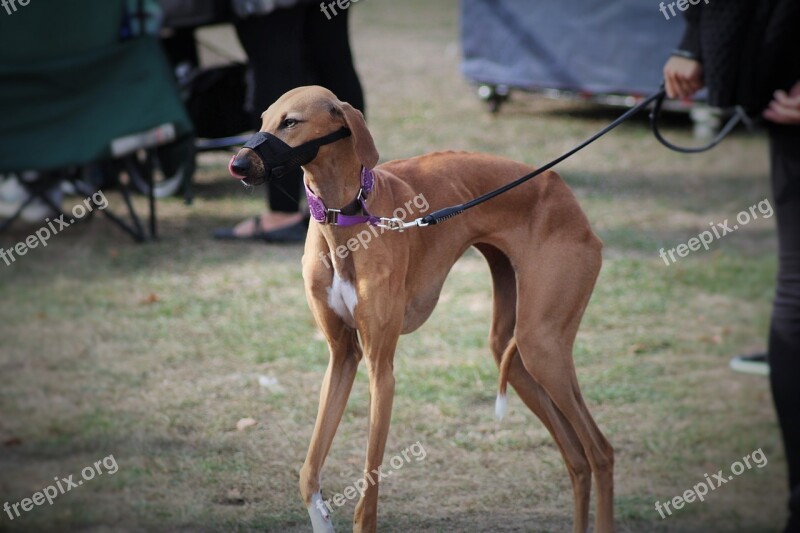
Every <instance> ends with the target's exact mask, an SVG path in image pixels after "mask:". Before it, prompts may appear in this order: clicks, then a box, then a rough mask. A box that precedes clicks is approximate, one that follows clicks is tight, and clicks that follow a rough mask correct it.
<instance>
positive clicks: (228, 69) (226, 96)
mask: <svg viewBox="0 0 800 533" xmlns="http://www.w3.org/2000/svg"><path fill="white" fill-rule="evenodd" d="M246 78H247V65H241V64H234V65H226V66H223V67H215V68H210V69H207V70H203V71H201V72H200V73H199V74H198V75H197V77H195V78H194V79H193V80H192V81H191V83H190V87H189V93H190V96H189V99H188V101H187V102H186V108H187V109H188V110H189V116H190V117H191V118H192V123H193V124H194V129H195V133H196V135H197V136H198V137H205V138H207V139H216V138H219V137H230V136H233V135H238V134H240V133H244V132H246V131H249V130H251V129H253V124H252V123H251V121H250V114H249V113H247V112H246V111H245V109H244V102H245V100H246V94H247V81H246Z"/></svg>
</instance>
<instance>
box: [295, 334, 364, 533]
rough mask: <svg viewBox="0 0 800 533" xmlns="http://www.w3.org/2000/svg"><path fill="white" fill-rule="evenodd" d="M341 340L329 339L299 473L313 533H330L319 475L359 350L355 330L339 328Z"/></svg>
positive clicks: (330, 527)
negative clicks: (328, 354)
mask: <svg viewBox="0 0 800 533" xmlns="http://www.w3.org/2000/svg"><path fill="white" fill-rule="evenodd" d="M340 332H341V338H339V339H330V340H329V343H330V351H331V357H330V361H329V362H328V370H327V371H326V372H325V378H324V380H323V382H322V390H321V391H320V395H319V410H318V411H317V422H316V424H315V425H314V434H313V435H312V437H311V444H309V447H308V455H306V461H305V463H304V464H303V468H302V469H301V470H300V494H301V495H302V496H303V501H304V502H305V504H306V507H307V508H308V515H309V517H310V518H311V525H312V527H313V528H314V533H332V532H333V524H332V523H331V509H330V506H328V505H326V504H325V502H324V501H323V500H322V496H321V494H320V472H321V470H322V465H323V463H324V462H325V457H327V455H328V451H329V450H330V448H331V443H332V442H333V437H334V435H335V434H336V428H337V427H339V422H340V421H341V419H342V414H343V413H344V409H345V406H346V405H347V399H348V398H349V397H350V391H351V389H352V388H353V381H354V380H355V376H356V370H357V369H358V363H359V360H360V359H361V350H360V348H359V346H358V339H357V338H356V333H355V330H352V329H349V328H344V327H342V328H341V330H340Z"/></svg>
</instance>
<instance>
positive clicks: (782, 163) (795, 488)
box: [768, 127, 800, 533]
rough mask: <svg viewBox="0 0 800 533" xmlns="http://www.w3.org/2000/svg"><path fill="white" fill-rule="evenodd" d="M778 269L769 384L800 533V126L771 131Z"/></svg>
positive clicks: (792, 527)
mask: <svg viewBox="0 0 800 533" xmlns="http://www.w3.org/2000/svg"><path fill="white" fill-rule="evenodd" d="M770 155H771V166H772V189H773V196H774V203H775V205H774V207H775V213H776V218H777V225H778V248H779V266H778V283H777V290H776V294H775V304H774V307H773V313H772V324H771V327H770V336H769V350H768V352H769V364H770V384H771V386H772V395H773V399H774V401H775V410H776V411H777V413H778V420H779V422H780V426H781V431H782V434H783V442H784V447H785V450H786V460H787V462H788V467H789V486H790V499H789V509H790V513H791V516H790V520H789V525H788V527H787V530H786V531H787V532H789V531H791V532H792V533H794V532H800V127H795V128H785V127H781V128H779V127H774V128H772V129H771V130H770Z"/></svg>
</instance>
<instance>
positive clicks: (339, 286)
mask: <svg viewBox="0 0 800 533" xmlns="http://www.w3.org/2000/svg"><path fill="white" fill-rule="evenodd" d="M356 305H358V295H356V288H355V287H354V286H353V284H352V283H350V282H349V281H347V280H346V279H342V278H341V277H340V276H339V274H338V273H337V272H336V271H334V273H333V281H332V282H331V286H330V287H329V288H328V306H329V307H330V308H331V309H332V310H333V312H334V313H336V314H337V315H339V316H340V317H341V319H342V320H344V323H345V324H347V325H348V326H350V327H351V328H355V327H356V320H355V318H354V317H355V309H356Z"/></svg>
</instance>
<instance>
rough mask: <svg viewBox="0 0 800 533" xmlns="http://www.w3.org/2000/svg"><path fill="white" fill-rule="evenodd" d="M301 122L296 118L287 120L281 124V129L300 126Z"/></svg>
mask: <svg viewBox="0 0 800 533" xmlns="http://www.w3.org/2000/svg"><path fill="white" fill-rule="evenodd" d="M299 123H300V121H299V120H297V119H294V118H286V119H283V122H281V128H291V127H294V126H296V125H297V124H299Z"/></svg>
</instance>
